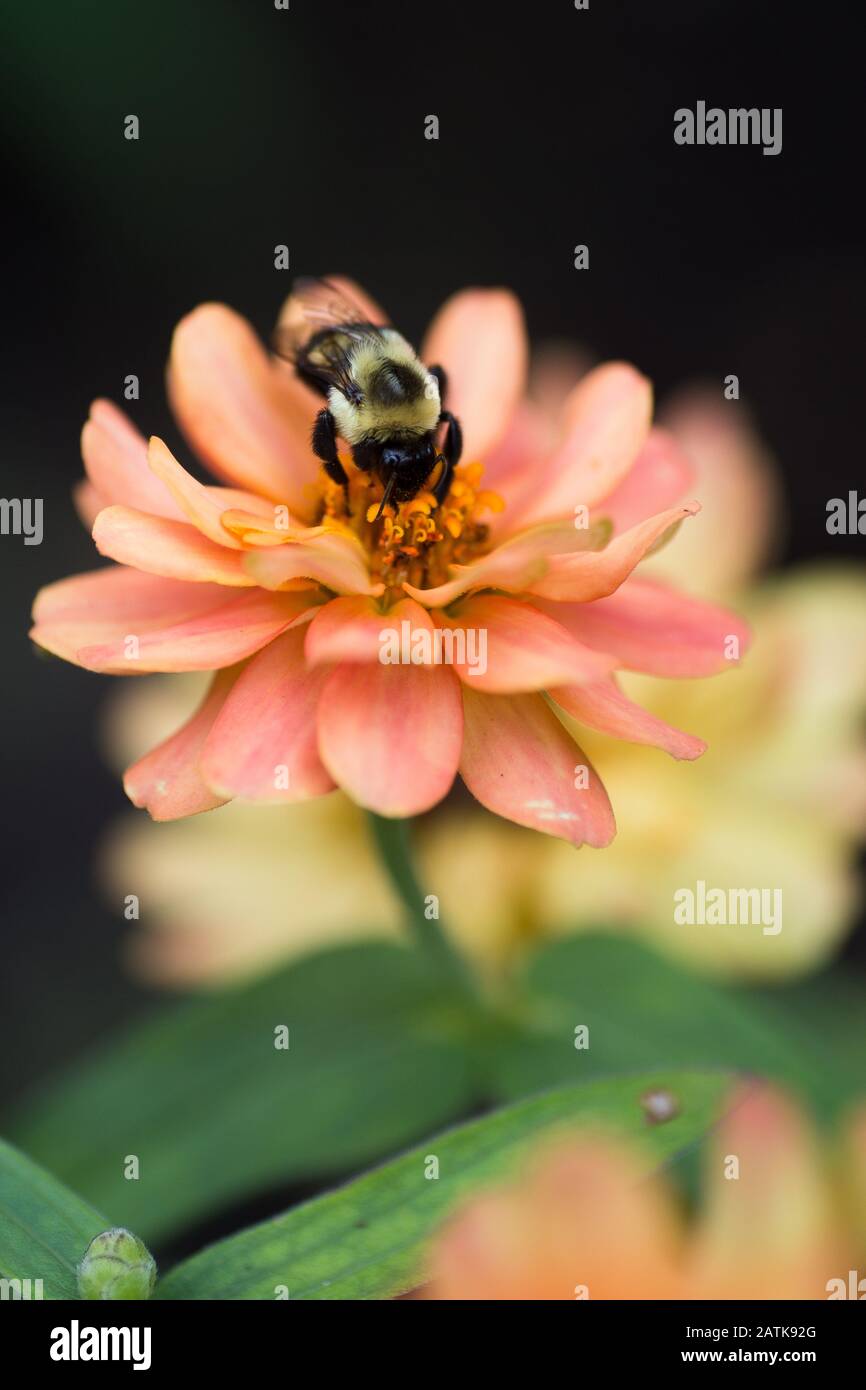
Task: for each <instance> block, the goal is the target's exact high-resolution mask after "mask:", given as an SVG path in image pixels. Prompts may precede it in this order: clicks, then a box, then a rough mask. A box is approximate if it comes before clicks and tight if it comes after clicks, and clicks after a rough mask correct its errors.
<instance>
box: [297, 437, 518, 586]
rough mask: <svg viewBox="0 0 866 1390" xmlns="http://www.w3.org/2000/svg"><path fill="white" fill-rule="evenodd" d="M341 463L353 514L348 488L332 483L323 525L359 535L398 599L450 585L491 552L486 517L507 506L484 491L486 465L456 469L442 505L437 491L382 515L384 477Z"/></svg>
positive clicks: (326, 488) (326, 491)
mask: <svg viewBox="0 0 866 1390" xmlns="http://www.w3.org/2000/svg"><path fill="white" fill-rule="evenodd" d="M340 462H341V463H342V464H343V467H344V469H345V471H346V474H347V477H348V479H349V487H348V491H349V510H348V511H347V508H346V489H345V488H343V487H342V486H341V485H340V484H339V483H334V482H332V481H331V480H330V479H329V478H326V479H324V480H323V517H322V519H323V522H325V524H327V522H329V521H330V522H331V523H332V524H333V525H334V526H336V527H339V528H343V527H348V528H350V529H351V530H352V531H354V533H355V534H356V535H357V536H358V538H359V539H360V541H361V542H362V544H363V545H364V547H365V549H366V550H367V551H368V553H369V556H370V570H371V574H372V577H373V579H374V580H376V581H379V582H381V583H383V584H384V585H385V588H386V591H388V590H391V591H394V596H395V598H396V597H397V591H401V590H402V587H403V585H404V584H412V585H414V586H415V587H416V588H420V589H428V588H433V587H434V586H435V585H437V584H443V583H445V581H446V580H447V579H448V577H449V571H450V568H451V566H452V565H465V564H468V563H469V562H470V560H474V559H477V557H478V555H479V554H481V553H483V551H484V550H485V549H486V548H487V541H488V536H489V529H490V528H489V523H488V522H487V521H486V520H484V516H485V514H486V513H490V512H501V511H502V510H503V508H504V506H505V503H504V501H503V500H502V498H501V497H500V496H499V494H498V493H496V492H491V491H490V490H489V489H482V488H481V487H480V483H481V479H482V476H483V473H484V468H483V465H482V464H480V463H468V464H461V465H459V466H458V467H457V468H456V469H455V470H454V478H453V480H452V482H451V486H450V488H449V490H448V494H447V496H446V497H445V498H444V500H443V501H442V503H441V505H440V504H439V503H438V502H437V501H436V498H435V496H434V495H433V493H432V492H420V493H418V495H417V497H413V498H412V499H411V500H410V501H409V502H402V503H399V504H394V503H389V504H388V506H386V507H385V508H384V510H383V512H382V515H381V516H380V515H379V508H380V505H381V501H382V494H383V487H382V484H381V483H380V482H379V480H378V478H374V477H373V476H372V475H371V474H369V473H362V472H360V471H359V470H358V469H357V468H355V466H354V464H353V463H352V461H351V459H350V458H348V457H341V459H340Z"/></svg>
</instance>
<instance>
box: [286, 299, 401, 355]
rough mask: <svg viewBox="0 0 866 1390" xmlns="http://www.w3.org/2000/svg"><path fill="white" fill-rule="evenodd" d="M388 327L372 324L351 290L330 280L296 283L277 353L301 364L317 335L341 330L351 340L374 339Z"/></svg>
mask: <svg viewBox="0 0 866 1390" xmlns="http://www.w3.org/2000/svg"><path fill="white" fill-rule="evenodd" d="M385 326H386V325H385V324H384V323H378V324H376V323H373V322H371V320H370V309H369V307H365V306H364V305H363V304H361V303H360V302H359V301H358V300H356V299H354V298H353V297H352V295H351V293H350V291H349V290H348V289H347V288H344V287H343V286H338V285H334V284H332V283H331V281H330V280H314V279H303V280H296V281H295V284H294V286H293V288H292V293H291V295H290V296H289V298H288V300H287V301H286V304H285V306H284V308H283V311H282V313H281V315H280V321H279V323H278V324H277V328H276V331H275V333H274V338H273V344H274V351H275V352H276V353H277V354H278V355H279V356H280V357H285V358H287V359H288V361H290V362H297V361H298V357H299V354H301V353H302V352H303V350H304V348H305V347H306V345H307V343H308V342H309V340H310V339H311V338H312V337H313V335H314V334H316V333H322V331H323V330H327V329H329V328H334V329H339V330H340V335H341V336H345V337H346V338H348V339H350V340H351V339H360V338H365V337H370V336H372V335H373V334H375V333H376V332H378V330H379V329H381V328H383V327H385Z"/></svg>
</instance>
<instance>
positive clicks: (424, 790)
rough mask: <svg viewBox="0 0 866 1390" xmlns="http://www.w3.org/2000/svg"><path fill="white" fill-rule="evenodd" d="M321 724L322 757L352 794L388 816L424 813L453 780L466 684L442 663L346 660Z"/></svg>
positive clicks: (331, 684)
mask: <svg viewBox="0 0 866 1390" xmlns="http://www.w3.org/2000/svg"><path fill="white" fill-rule="evenodd" d="M318 728H319V752H320V753H321V756H322V761H323V763H324V764H325V766H326V767H327V769H328V771H329V772H330V774H331V776H332V777H333V778H334V781H335V782H337V783H338V785H339V786H341V787H342V788H343V789H344V790H345V791H347V792H348V793H349V795H350V796H351V797H352V798H353V800H355V801H357V802H358V804H359V805H360V806H366V807H368V808H369V809H370V810H373V811H378V812H379V814H380V815H383V816H414V815H419V814H420V813H421V812H422V811H429V809H430V807H431V806H435V805H436V803H437V802H438V801H441V800H442V798H443V796H445V794H446V792H447V791H448V790H449V788H450V786H451V783H452V782H453V781H454V776H455V773H456V771H457V763H458V760H459V758H460V743H461V739H462V735H463V711H462V708H461V703H460V684H459V682H458V680H457V677H456V676H455V675H454V672H453V671H449V670H448V669H447V668H446V667H443V666H408V665H405V666H404V665H391V666H389V665H383V664H382V663H381V662H378V661H371V662H367V663H364V664H363V665H356V664H351V663H346V664H344V665H342V666H338V667H336V669H335V670H334V671H333V672H332V673H331V675H330V676H329V678H328V681H327V684H326V685H325V688H324V690H323V692H322V697H321V699H320V700H319V708H318Z"/></svg>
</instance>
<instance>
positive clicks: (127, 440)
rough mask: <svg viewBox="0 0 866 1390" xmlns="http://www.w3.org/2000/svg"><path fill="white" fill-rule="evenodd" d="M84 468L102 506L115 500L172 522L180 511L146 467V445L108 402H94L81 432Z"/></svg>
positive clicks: (177, 518)
mask: <svg viewBox="0 0 866 1390" xmlns="http://www.w3.org/2000/svg"><path fill="white" fill-rule="evenodd" d="M81 453H82V457H83V458H84V467H85V470H86V472H87V476H88V478H89V479H90V481H91V483H92V484H93V486H94V487H95V488H96V491H97V492H98V493H99V495H100V497H104V498H105V501H104V503H103V505H104V506H110V505H111V503H113V502H117V503H120V504H122V505H123V506H125V507H135V509H136V510H137V511H140V512H150V513H152V515H153V516H166V517H170V518H172V519H173V520H175V521H178V520H181V519H182V518H183V512H182V511H181V509H180V507H178V505H177V503H176V502H175V501H174V500H173V498H172V496H171V494H170V493H169V492H168V491H167V490H166V488H165V487H164V486H163V484H162V483H161V482H160V480H159V479H158V478H155V477H154V476H153V474H152V473H151V471H150V469H149V468H148V466H147V444H146V443H145V441H144V439H143V438H142V437H141V435H140V434H139V432H138V430H137V429H135V428H134V427H133V426H132V425H131V424H130V422H129V421H128V420H127V418H126V416H125V415H124V414H123V411H121V410H118V409H117V406H115V405H112V403H111V401H102V400H100V401H94V402H93V405H92V406H91V407H90V419H89V420H88V421H87V423H86V425H85V426H84V429H83V430H82V432H81Z"/></svg>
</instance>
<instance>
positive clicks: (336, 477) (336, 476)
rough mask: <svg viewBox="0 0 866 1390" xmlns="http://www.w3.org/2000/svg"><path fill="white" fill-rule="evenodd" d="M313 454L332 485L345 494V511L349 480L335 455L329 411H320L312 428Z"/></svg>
mask: <svg viewBox="0 0 866 1390" xmlns="http://www.w3.org/2000/svg"><path fill="white" fill-rule="evenodd" d="M313 453H314V454H315V455H316V457H317V458H320V459H321V460H322V463H323V465H324V469H325V472H326V473H327V475H328V477H329V478H330V479H331V482H333V483H340V485H341V486H342V488H343V490H344V492H345V494H346V511H347V512H348V513H349V514H350V515H351V508H350V506H349V478H348V474H347V473H346V470H345V468H344V467H343V465H342V464H341V462H340V456H339V454H338V453H337V431H336V427H335V424H334V417H333V415H332V414H331V412H330V410H320V411H319V413H318V415H317V416H316V423H315V425H314V426H313Z"/></svg>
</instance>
